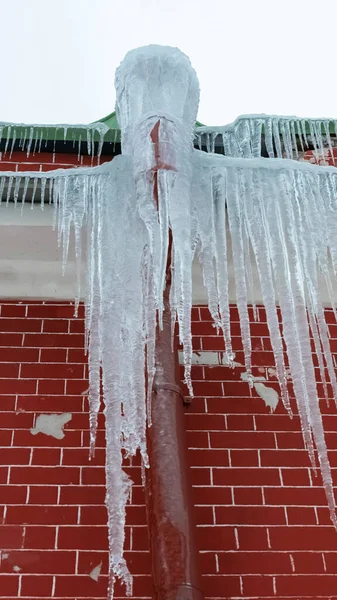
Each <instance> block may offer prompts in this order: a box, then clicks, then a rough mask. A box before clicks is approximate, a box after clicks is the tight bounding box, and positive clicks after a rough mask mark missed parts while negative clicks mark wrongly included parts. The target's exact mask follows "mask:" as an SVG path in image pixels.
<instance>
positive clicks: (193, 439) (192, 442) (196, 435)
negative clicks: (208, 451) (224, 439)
mask: <svg viewBox="0 0 337 600" xmlns="http://www.w3.org/2000/svg"><path fill="white" fill-rule="evenodd" d="M186 438H187V444H188V448H207V447H208V433H207V432H206V431H187V434H186Z"/></svg>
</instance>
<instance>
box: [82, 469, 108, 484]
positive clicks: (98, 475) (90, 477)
mask: <svg viewBox="0 0 337 600" xmlns="http://www.w3.org/2000/svg"><path fill="white" fill-rule="evenodd" d="M82 484H83V485H105V469H104V468H103V467H92V466H90V467H83V468H82Z"/></svg>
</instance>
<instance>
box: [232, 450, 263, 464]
mask: <svg viewBox="0 0 337 600" xmlns="http://www.w3.org/2000/svg"><path fill="white" fill-rule="evenodd" d="M230 459H231V465H232V467H257V466H258V464H259V455H258V451H257V450H230Z"/></svg>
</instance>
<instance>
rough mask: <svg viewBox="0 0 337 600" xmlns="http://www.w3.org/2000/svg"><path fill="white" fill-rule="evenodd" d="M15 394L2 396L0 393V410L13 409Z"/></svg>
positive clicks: (11, 410)
mask: <svg viewBox="0 0 337 600" xmlns="http://www.w3.org/2000/svg"><path fill="white" fill-rule="evenodd" d="M15 403H16V396H3V395H0V410H1V411H2V412H5V411H9V412H13V411H14V410H15Z"/></svg>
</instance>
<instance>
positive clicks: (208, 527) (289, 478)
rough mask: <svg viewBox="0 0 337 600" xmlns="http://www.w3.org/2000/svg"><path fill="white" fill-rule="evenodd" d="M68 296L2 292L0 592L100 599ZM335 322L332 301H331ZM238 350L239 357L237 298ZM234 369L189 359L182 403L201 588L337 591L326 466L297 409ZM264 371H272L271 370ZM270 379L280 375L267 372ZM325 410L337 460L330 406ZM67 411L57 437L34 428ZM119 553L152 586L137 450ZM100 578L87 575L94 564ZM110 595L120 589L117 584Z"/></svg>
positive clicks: (98, 507)
mask: <svg viewBox="0 0 337 600" xmlns="http://www.w3.org/2000/svg"><path fill="white" fill-rule="evenodd" d="M81 311H82V312H81V313H80V318H79V319H74V318H73V306H72V305H71V304H70V303H63V304H60V303H59V304H55V303H42V302H23V303H18V302H3V303H2V306H1V315H0V490H1V491H0V498H1V500H0V502H1V508H0V516H2V524H1V525H0V549H1V563H0V599H1V600H5V599H9V598H17V597H23V598H26V599H28V598H29V599H30V600H33V599H34V600H35V599H36V598H45V599H46V600H47V599H48V600H49V599H51V598H57V599H62V600H63V599H65V598H71V599H72V600H75V598H76V599H80V598H91V600H98V599H99V600H104V599H105V597H106V573H107V530H106V526H105V523H106V512H105V508H104V493H105V490H104V468H103V465H104V429H103V419H102V417H101V418H100V421H99V432H98V443H97V448H98V449H97V452H96V458H95V459H94V461H93V462H92V463H91V464H89V461H88V445H89V435H88V414H87V401H86V398H85V397H84V396H83V395H82V394H83V392H84V391H85V390H86V389H87V387H88V381H87V364H86V359H85V357H84V354H83V350H82V348H83V309H82V308H81ZM327 316H328V318H329V320H332V319H331V317H332V313H331V312H328V313H327ZM260 318H261V322H260V323H253V324H252V334H253V348H254V360H253V363H254V365H255V372H254V374H255V375H259V376H261V375H263V374H264V375H265V376H266V377H269V375H268V374H267V369H268V368H270V367H272V365H273V356H272V353H271V350H270V341H269V339H268V330H267V326H266V324H265V322H264V311H263V310H262V309H260ZM232 323H233V332H234V348H235V350H236V351H237V355H236V361H237V362H243V356H242V353H241V342H240V337H239V327H238V320H237V314H236V310H235V309H233V310H232ZM336 330H337V327H336V325H331V333H332V342H331V343H332V347H333V348H334V346H335V344H336V341H335V340H334V338H337V331H336ZM193 334H194V338H193V339H194V347H195V350H203V351H205V350H207V351H221V350H222V349H223V344H222V340H221V337H217V336H216V335H214V334H215V330H214V328H213V327H212V324H211V322H210V320H209V314H208V310H207V309H206V308H204V307H200V308H195V309H193ZM242 371H243V369H240V368H239V367H237V368H235V369H234V370H230V369H228V368H227V367H223V366H214V367H213V366H195V367H194V368H193V379H194V388H195V394H196V397H195V399H194V400H193V403H192V406H191V408H190V409H189V410H188V411H187V430H188V438H189V448H190V458H191V466H192V469H191V479H192V482H193V486H194V498H195V505H196V516H197V522H198V544H199V549H200V552H201V566H202V572H203V574H204V578H203V579H204V590H205V594H206V597H207V598H227V599H229V598H237V597H238V598H244V599H249V598H263V599H265V600H267V599H271V598H274V599H275V598H277V599H278V600H281V599H283V598H286V597H287V598H289V597H292V598H296V599H298V600H299V599H301V600H304V599H305V600H308V599H309V598H311V599H313V598H318V597H319V598H328V597H329V598H337V577H336V573H337V533H336V532H335V531H334V529H333V528H332V527H331V525H330V521H329V516H328V512H327V509H326V506H325V497H324V492H323V490H322V487H321V480H320V477H317V478H315V477H314V476H313V474H312V472H311V469H310V468H309V461H308V457H307V453H306V451H305V450H304V448H303V442H302V436H301V433H300V426H299V422H298V418H297V416H295V417H294V419H293V420H292V421H291V420H290V419H289V418H288V416H287V415H286V414H285V411H284V409H283V407H282V406H281V405H279V406H278V407H277V410H276V413H275V414H273V415H270V414H269V413H268V409H267V408H266V407H265V405H264V402H263V400H262V399H261V398H260V397H259V396H258V395H257V394H256V393H255V391H254V390H253V392H252V395H251V394H250V391H249V388H248V384H247V383H245V382H243V381H241V380H240V372H242ZM269 379H270V377H269ZM267 385H273V386H275V388H276V389H277V385H276V384H275V378H273V377H272V378H271V379H270V383H269V382H267ZM322 411H323V413H324V414H325V417H324V420H325V427H326V431H327V432H328V433H327V436H326V437H327V442H328V445H329V447H330V448H331V451H330V460H331V464H332V466H333V467H336V466H337V451H336V450H334V448H335V447H336V437H337V415H336V409H335V407H334V405H331V407H330V409H328V408H327V407H326V405H325V403H324V402H322ZM55 412H56V413H62V412H71V413H72V420H71V421H70V422H69V423H68V424H67V425H66V426H65V437H64V439H62V440H56V439H54V438H53V437H50V436H46V435H44V434H41V433H39V434H37V435H35V436H33V435H32V434H31V433H30V428H31V427H33V426H34V421H35V419H36V416H38V415H39V414H41V413H42V414H45V413H55ZM126 468H127V471H128V473H129V474H130V476H131V477H132V479H133V480H134V482H135V485H134V487H133V491H132V502H131V505H130V506H129V507H128V509H127V510H128V515H127V530H126V557H127V559H128V561H129V565H130V568H131V571H132V572H133V574H134V597H135V598H140V597H150V594H151V578H150V575H149V573H150V562H149V555H148V551H147V548H148V544H147V529H146V520H145V508H144V495H143V490H142V487H141V477H140V469H139V465H138V464H137V461H134V463H133V465H129V464H128V465H126ZM101 562H102V563H103V565H102V575H101V576H100V578H99V580H98V582H96V581H94V580H92V579H91V578H90V577H89V573H90V572H91V571H92V569H93V568H94V567H96V566H97V565H98V564H100V563H101ZM116 592H117V593H116V597H117V598H118V597H120V596H123V590H120V589H119V588H117V590H116Z"/></svg>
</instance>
